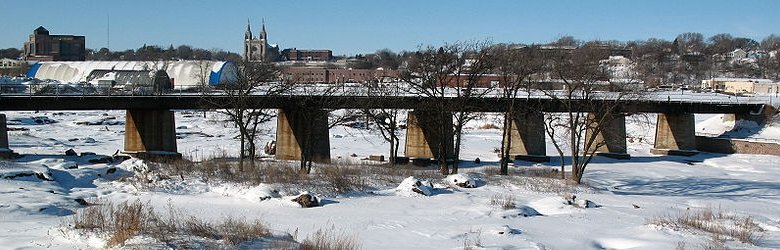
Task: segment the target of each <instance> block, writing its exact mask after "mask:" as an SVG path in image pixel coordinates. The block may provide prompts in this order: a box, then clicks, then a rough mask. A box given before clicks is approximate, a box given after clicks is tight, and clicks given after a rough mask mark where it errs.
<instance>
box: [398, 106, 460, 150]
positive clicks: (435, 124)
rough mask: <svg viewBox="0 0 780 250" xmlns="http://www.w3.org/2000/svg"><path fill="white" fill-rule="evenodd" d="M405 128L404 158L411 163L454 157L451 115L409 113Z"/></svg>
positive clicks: (432, 112) (426, 112)
mask: <svg viewBox="0 0 780 250" xmlns="http://www.w3.org/2000/svg"><path fill="white" fill-rule="evenodd" d="M444 117H446V118H444ZM447 118H449V119H447ZM406 126H407V127H406V145H405V146H404V152H405V153H404V154H405V155H406V157H409V158H410V159H412V160H413V161H415V160H416V161H421V160H422V161H423V162H430V160H431V159H440V157H444V158H445V159H449V158H452V157H453V156H454V155H455V154H454V151H453V138H452V135H453V131H452V114H451V113H444V115H442V113H440V111H418V110H416V111H410V112H409V113H408V116H407V122H406ZM442 143H443V144H444V149H443V150H441V148H442V145H441V144H442ZM442 151H444V152H442Z"/></svg>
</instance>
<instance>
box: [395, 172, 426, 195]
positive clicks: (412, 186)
mask: <svg viewBox="0 0 780 250" xmlns="http://www.w3.org/2000/svg"><path fill="white" fill-rule="evenodd" d="M395 190H396V192H397V193H398V194H402V195H405V196H420V195H422V196H431V195H432V194H433V184H431V182H430V181H421V180H418V179H417V178H416V177H414V176H409V177H407V178H406V179H404V180H403V181H402V182H401V184H399V185H398V187H397V188H396V189H395Z"/></svg>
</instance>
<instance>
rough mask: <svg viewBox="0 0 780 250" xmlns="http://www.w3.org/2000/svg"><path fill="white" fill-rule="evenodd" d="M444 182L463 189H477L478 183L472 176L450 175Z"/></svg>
mask: <svg viewBox="0 0 780 250" xmlns="http://www.w3.org/2000/svg"><path fill="white" fill-rule="evenodd" d="M444 180H445V181H446V182H447V183H449V184H450V185H455V186H458V187H462V188H475V187H477V181H476V180H474V178H471V176H468V175H465V174H453V175H448V176H447V178H445V179H444Z"/></svg>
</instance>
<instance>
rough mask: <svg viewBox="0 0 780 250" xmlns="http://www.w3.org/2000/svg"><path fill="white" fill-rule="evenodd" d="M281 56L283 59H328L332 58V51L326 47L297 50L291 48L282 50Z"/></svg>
mask: <svg viewBox="0 0 780 250" xmlns="http://www.w3.org/2000/svg"><path fill="white" fill-rule="evenodd" d="M282 57H283V59H284V60H285V61H330V60H331V59H333V51H331V50H327V49H321V50H298V49H296V48H292V49H285V50H282Z"/></svg>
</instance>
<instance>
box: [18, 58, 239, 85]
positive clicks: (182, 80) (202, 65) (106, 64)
mask: <svg viewBox="0 0 780 250" xmlns="http://www.w3.org/2000/svg"><path fill="white" fill-rule="evenodd" d="M157 70H165V72H166V73H167V74H168V77H170V79H171V82H172V83H173V88H174V89H191V88H197V87H199V86H201V85H206V84H207V85H217V84H220V83H225V82H230V81H232V80H234V78H235V77H236V72H237V68H236V65H235V64H234V63H232V62H226V61H86V62H70V61H69V62H38V63H35V64H33V65H32V66H31V67H30V70H29V71H27V77H30V78H37V79H41V80H57V81H61V82H73V83H76V82H93V81H96V79H98V78H101V77H103V76H105V75H106V73H109V72H114V71H117V72H119V71H149V72H154V71H157ZM119 84H124V83H119Z"/></svg>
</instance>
